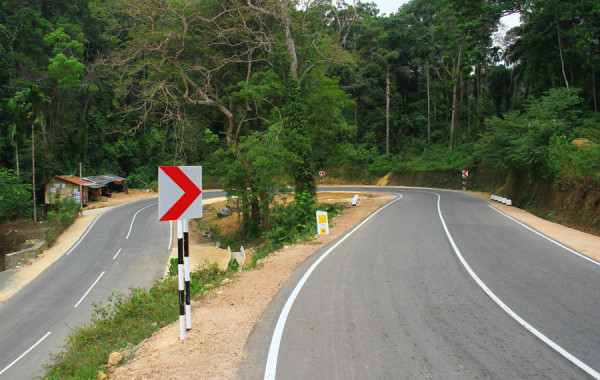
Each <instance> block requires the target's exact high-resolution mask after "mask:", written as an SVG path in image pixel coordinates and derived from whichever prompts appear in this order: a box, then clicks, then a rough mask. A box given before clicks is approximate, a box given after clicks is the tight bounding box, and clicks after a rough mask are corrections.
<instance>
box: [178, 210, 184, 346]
mask: <svg viewBox="0 0 600 380" xmlns="http://www.w3.org/2000/svg"><path fill="white" fill-rule="evenodd" d="M177 276H178V279H179V338H180V339H181V340H185V291H184V285H183V283H184V280H183V220H181V219H179V220H177Z"/></svg>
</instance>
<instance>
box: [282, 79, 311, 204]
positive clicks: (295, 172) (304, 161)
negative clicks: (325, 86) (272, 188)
mask: <svg viewBox="0 0 600 380" xmlns="http://www.w3.org/2000/svg"><path fill="white" fill-rule="evenodd" d="M288 81H289V82H288V100H287V102H286V105H285V106H284V108H283V114H284V116H285V124H284V132H283V140H284V141H285V142H286V145H287V149H288V150H289V151H290V153H292V154H293V156H292V158H291V160H290V161H288V162H289V163H288V165H289V172H290V175H291V176H292V178H293V180H294V185H295V188H296V192H297V193H303V192H304V191H308V192H309V193H310V194H312V195H314V194H316V191H317V190H316V183H315V177H314V172H315V170H314V164H313V161H312V147H311V144H310V139H309V136H308V133H307V128H306V113H307V112H306V108H305V106H304V104H303V101H302V97H301V92H300V82H299V81H298V79H296V78H295V77H291V78H289V79H288Z"/></svg>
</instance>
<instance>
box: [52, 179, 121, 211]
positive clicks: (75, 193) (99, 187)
mask: <svg viewBox="0 0 600 380" xmlns="http://www.w3.org/2000/svg"><path fill="white" fill-rule="evenodd" d="M79 182H80V180H79V177H77V176H72V175H57V176H54V178H52V179H49V180H47V181H46V185H45V191H44V193H45V197H44V198H45V202H44V203H46V204H53V203H56V201H57V200H60V199H64V198H73V199H75V200H76V201H77V202H80V200H83V204H87V203H89V202H95V201H99V200H100V196H102V195H108V196H110V194H111V193H113V192H123V191H124V192H127V186H125V178H122V177H119V176H116V175H112V174H105V175H100V176H92V177H83V178H81V189H82V192H83V194H82V195H79Z"/></svg>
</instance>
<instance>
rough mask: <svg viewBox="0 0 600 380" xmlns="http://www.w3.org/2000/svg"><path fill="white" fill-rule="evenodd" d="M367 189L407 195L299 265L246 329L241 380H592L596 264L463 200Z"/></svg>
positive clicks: (599, 271)
mask: <svg viewBox="0 0 600 380" xmlns="http://www.w3.org/2000/svg"><path fill="white" fill-rule="evenodd" d="M335 189H337V190H340V188H335ZM342 190H343V188H342ZM353 190H354V191H358V190H360V189H359V188H354V189H353ZM363 190H364V191H392V192H397V193H399V194H401V198H400V199H398V200H396V201H395V202H394V203H392V204H390V205H389V206H387V207H386V208H384V209H383V210H381V211H380V212H379V213H377V214H376V215H375V216H374V217H373V218H371V219H370V220H369V221H367V222H366V223H365V224H364V225H363V226H362V227H361V228H359V229H358V230H356V231H355V232H354V233H353V234H352V235H351V236H349V237H348V238H346V239H345V240H344V241H343V242H341V243H339V245H338V246H337V247H335V248H334V249H332V250H330V249H331V248H332V247H331V246H329V247H326V248H323V249H322V250H321V251H319V252H318V253H317V254H315V255H313V256H312V257H311V258H310V259H309V260H307V261H306V262H305V263H303V264H302V265H301V266H300V267H299V268H298V269H297V271H296V272H295V273H294V275H293V277H292V278H291V279H290V281H289V282H288V283H287V284H286V285H285V286H284V288H283V290H282V291H281V292H280V294H279V295H278V296H277V297H276V298H275V299H274V300H273V302H272V303H271V305H270V306H269V308H268V309H267V311H266V312H265V314H264V315H263V317H262V319H261V321H260V322H259V323H258V324H257V326H256V327H255V329H254V331H253V332H252V334H251V336H250V340H249V342H248V344H247V347H246V350H247V352H248V360H246V361H244V363H243V364H242V368H241V370H240V373H239V377H240V378H241V379H258V378H263V377H264V378H269V379H274V378H277V379H311V378H312V379H420V378H423V379H428V378H431V379H468V378H491V379H523V378H544V379H587V378H593V376H598V373H597V372H596V371H600V292H599V291H598V289H600V266H599V265H598V263H597V262H592V261H590V260H587V259H584V258H581V257H579V256H577V255H575V254H573V253H570V252H568V251H566V250H565V249H564V248H561V247H559V246H557V245H556V244H554V243H552V242H550V241H549V240H547V239H546V238H544V237H542V236H539V235H538V234H535V233H534V232H532V231H530V230H528V229H526V228H525V227H523V226H522V225H519V224H517V223H516V222H515V221H513V220H511V219H509V218H508V217H506V216H505V215H502V214H500V213H499V212H497V211H496V210H495V209H493V208H491V207H489V206H488V205H487V204H486V203H485V202H484V201H482V200H481V199H480V198H479V197H477V196H474V195H471V194H467V193H461V192H454V191H443V190H426V189H422V190H419V189H374V188H367V189H363ZM438 205H439V206H438ZM359 207H360V203H359ZM438 207H439V208H438ZM445 226H446V228H445ZM453 244H454V246H453ZM328 250H329V251H328ZM324 254H326V256H325V257H324V258H322V257H323V255H324ZM318 260H322V261H318ZM317 263H318V265H317V266H316V267H315V266H314V265H316V264H317ZM311 270H312V272H310V275H309V277H304V279H303V277H302V276H305V275H306V273H308V272H307V271H311ZM299 284H303V285H302V287H301V288H300V287H299ZM294 297H295V298H294ZM493 297H495V300H494V299H493ZM291 299H293V301H290V300H291ZM286 302H287V306H288V308H286V307H285V305H286ZM291 302H293V303H291ZM290 305H291V306H290ZM282 310H283V311H282ZM286 313H288V314H286ZM517 319H519V320H520V321H521V322H522V323H520V322H519V321H517ZM278 322H279V325H278V327H277V328H276V327H275V326H276V324H277V323H278ZM531 331H534V332H535V333H536V334H537V336H536V335H534V333H532V332H531ZM278 334H280V335H278ZM543 339H546V340H547V341H546V342H544V341H543ZM269 350H270V351H269ZM269 352H271V355H270V356H269ZM268 358H269V359H268Z"/></svg>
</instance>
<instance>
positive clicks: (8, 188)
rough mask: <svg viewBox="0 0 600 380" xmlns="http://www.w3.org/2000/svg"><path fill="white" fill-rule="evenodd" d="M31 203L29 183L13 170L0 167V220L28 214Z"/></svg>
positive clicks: (13, 218) (14, 218)
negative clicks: (23, 180)
mask: <svg viewBox="0 0 600 380" xmlns="http://www.w3.org/2000/svg"><path fill="white" fill-rule="evenodd" d="M32 205H33V203H32V198H31V185H30V184H27V183H22V180H21V177H20V176H19V175H18V174H16V173H15V172H14V171H13V170H11V169H5V168H0V222H4V221H9V220H16V219H17V218H20V217H26V216H29V214H30V212H32V211H31V209H32Z"/></svg>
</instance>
